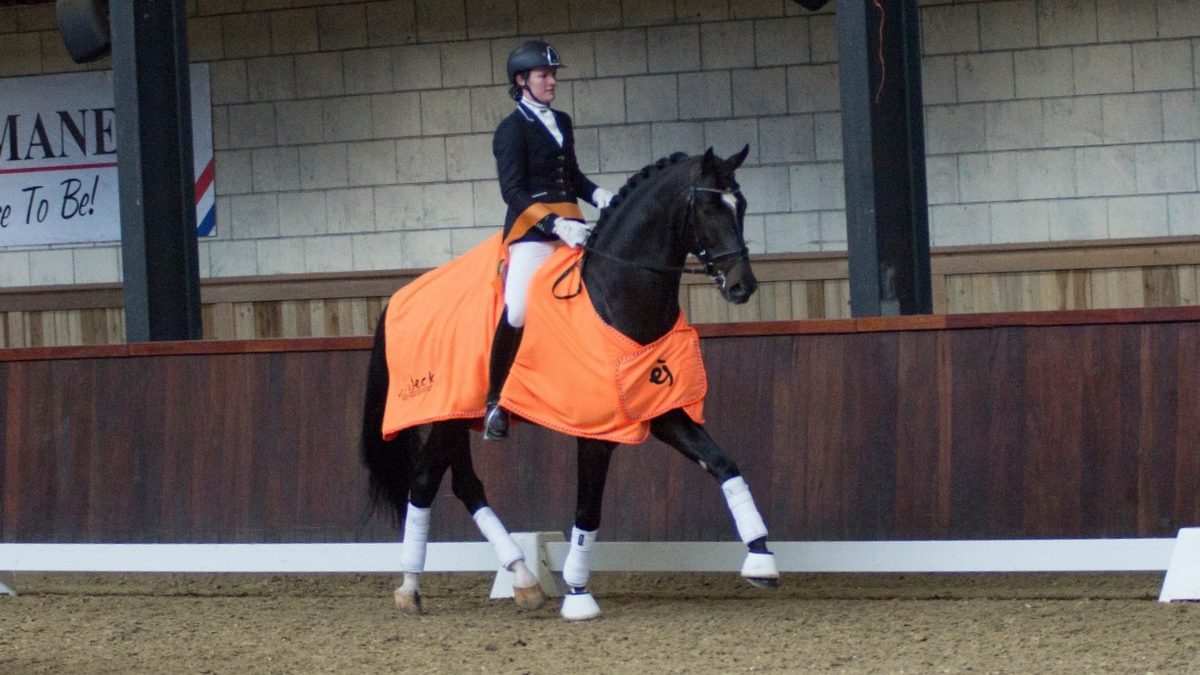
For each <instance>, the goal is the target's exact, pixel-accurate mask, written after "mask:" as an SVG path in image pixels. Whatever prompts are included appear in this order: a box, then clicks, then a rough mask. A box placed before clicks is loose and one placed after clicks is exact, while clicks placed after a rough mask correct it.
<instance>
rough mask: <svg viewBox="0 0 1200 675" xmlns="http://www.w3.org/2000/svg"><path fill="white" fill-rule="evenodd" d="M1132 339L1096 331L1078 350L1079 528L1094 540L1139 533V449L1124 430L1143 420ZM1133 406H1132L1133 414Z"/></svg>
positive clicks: (1111, 330) (1112, 329) (1114, 330)
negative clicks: (1080, 384) (1080, 379)
mask: <svg viewBox="0 0 1200 675" xmlns="http://www.w3.org/2000/svg"><path fill="white" fill-rule="evenodd" d="M1129 337H1130V334H1129V333H1127V332H1126V331H1124V330H1123V329H1122V327H1120V326H1095V327H1092V329H1090V330H1088V331H1087V332H1086V333H1085V334H1084V335H1083V336H1082V337H1081V339H1080V342H1079V344H1077V345H1075V348H1076V349H1077V350H1078V354H1079V360H1078V364H1077V367H1078V368H1079V369H1080V372H1081V373H1082V374H1083V376H1084V387H1083V390H1082V391H1081V392H1080V395H1081V396H1082V397H1083V398H1082V401H1081V405H1082V410H1081V412H1082V419H1081V425H1080V448H1081V452H1082V476H1081V486H1080V487H1081V491H1082V492H1081V494H1080V502H1079V503H1080V527H1081V529H1082V530H1083V531H1086V532H1090V533H1092V535H1093V536H1100V537H1113V536H1120V533H1128V532H1134V531H1136V530H1137V519H1136V514H1137V510H1136V508H1131V507H1135V506H1136V490H1137V484H1136V480H1137V462H1138V457H1137V446H1136V444H1134V443H1130V442H1128V440H1129V439H1127V438H1126V437H1125V435H1124V432H1123V430H1124V429H1125V428H1127V427H1130V426H1132V427H1133V428H1136V425H1131V424H1130V423H1131V421H1135V420H1136V419H1137V416H1138V414H1139V412H1138V410H1137V403H1136V401H1137V398H1136V397H1137V396H1138V391H1139V387H1138V384H1137V378H1136V377H1131V373H1136V371H1137V367H1138V363H1137V360H1136V359H1135V358H1130V355H1133V356H1136V354H1137V349H1136V348H1133V349H1131V347H1135V345H1130V344H1128V342H1129ZM1130 406H1133V407H1132V408H1131V407H1130Z"/></svg>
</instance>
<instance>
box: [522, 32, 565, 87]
mask: <svg viewBox="0 0 1200 675" xmlns="http://www.w3.org/2000/svg"><path fill="white" fill-rule="evenodd" d="M564 67H565V66H563V64H562V61H559V60H558V52H557V51H556V50H555V49H554V47H551V46H550V45H549V44H548V43H546V42H542V41H541V40H530V41H528V42H526V43H525V44H523V45H521V46H520V47H517V48H516V49H514V50H512V51H511V52H509V54H508V83H509V84H510V85H511V86H510V87H509V88H508V94H509V95H510V96H512V97H513V100H519V99H520V98H521V88H520V87H518V86H517V75H518V74H520V73H524V74H525V77H527V78H528V77H529V74H528V73H529V71H531V70H533V69H534V68H564Z"/></svg>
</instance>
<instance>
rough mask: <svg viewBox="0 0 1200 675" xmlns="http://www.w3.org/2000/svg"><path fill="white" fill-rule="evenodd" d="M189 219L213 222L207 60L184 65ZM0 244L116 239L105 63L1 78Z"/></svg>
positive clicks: (209, 228)
mask: <svg viewBox="0 0 1200 675" xmlns="http://www.w3.org/2000/svg"><path fill="white" fill-rule="evenodd" d="M191 98H192V138H193V157H194V161H195V171H196V225H197V233H198V234H200V235H201V236H207V235H211V234H213V233H214V232H215V225H216V209H215V208H214V207H215V202H214V197H213V144H212V98H211V94H210V92H209V86H208V65H207V64H195V65H192V66H191ZM0 132H2V133H0V248H4V247H7V246H37V245H45V244H82V243H91V242H111V241H120V240H121V209H120V198H119V196H118V193H117V127H116V115H115V111H114V107H113V79H112V72H111V71H105V72H99V71H97V72H88V73H70V74H66V75H45V76H40V77H20V78H10V79H0Z"/></svg>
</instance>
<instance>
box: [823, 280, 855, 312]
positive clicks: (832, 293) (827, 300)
mask: <svg viewBox="0 0 1200 675" xmlns="http://www.w3.org/2000/svg"><path fill="white" fill-rule="evenodd" d="M823 286H824V296H825V297H824V303H823V307H824V309H825V312H824V318H826V319H848V318H850V316H851V314H850V281H849V280H848V279H830V280H828V281H826V282H824V284H823Z"/></svg>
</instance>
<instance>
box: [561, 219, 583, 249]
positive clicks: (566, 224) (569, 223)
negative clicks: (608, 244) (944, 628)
mask: <svg viewBox="0 0 1200 675" xmlns="http://www.w3.org/2000/svg"><path fill="white" fill-rule="evenodd" d="M591 233H592V228H590V227H588V226H587V225H586V224H584V223H582V222H580V221H578V220H571V219H570V218H555V219H554V234H557V235H558V238H559V239H562V240H563V243H564V244H566V245H567V246H570V247H571V248H579V246H580V245H581V244H583V242H585V241H587V238H588V235H590V234H591Z"/></svg>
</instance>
